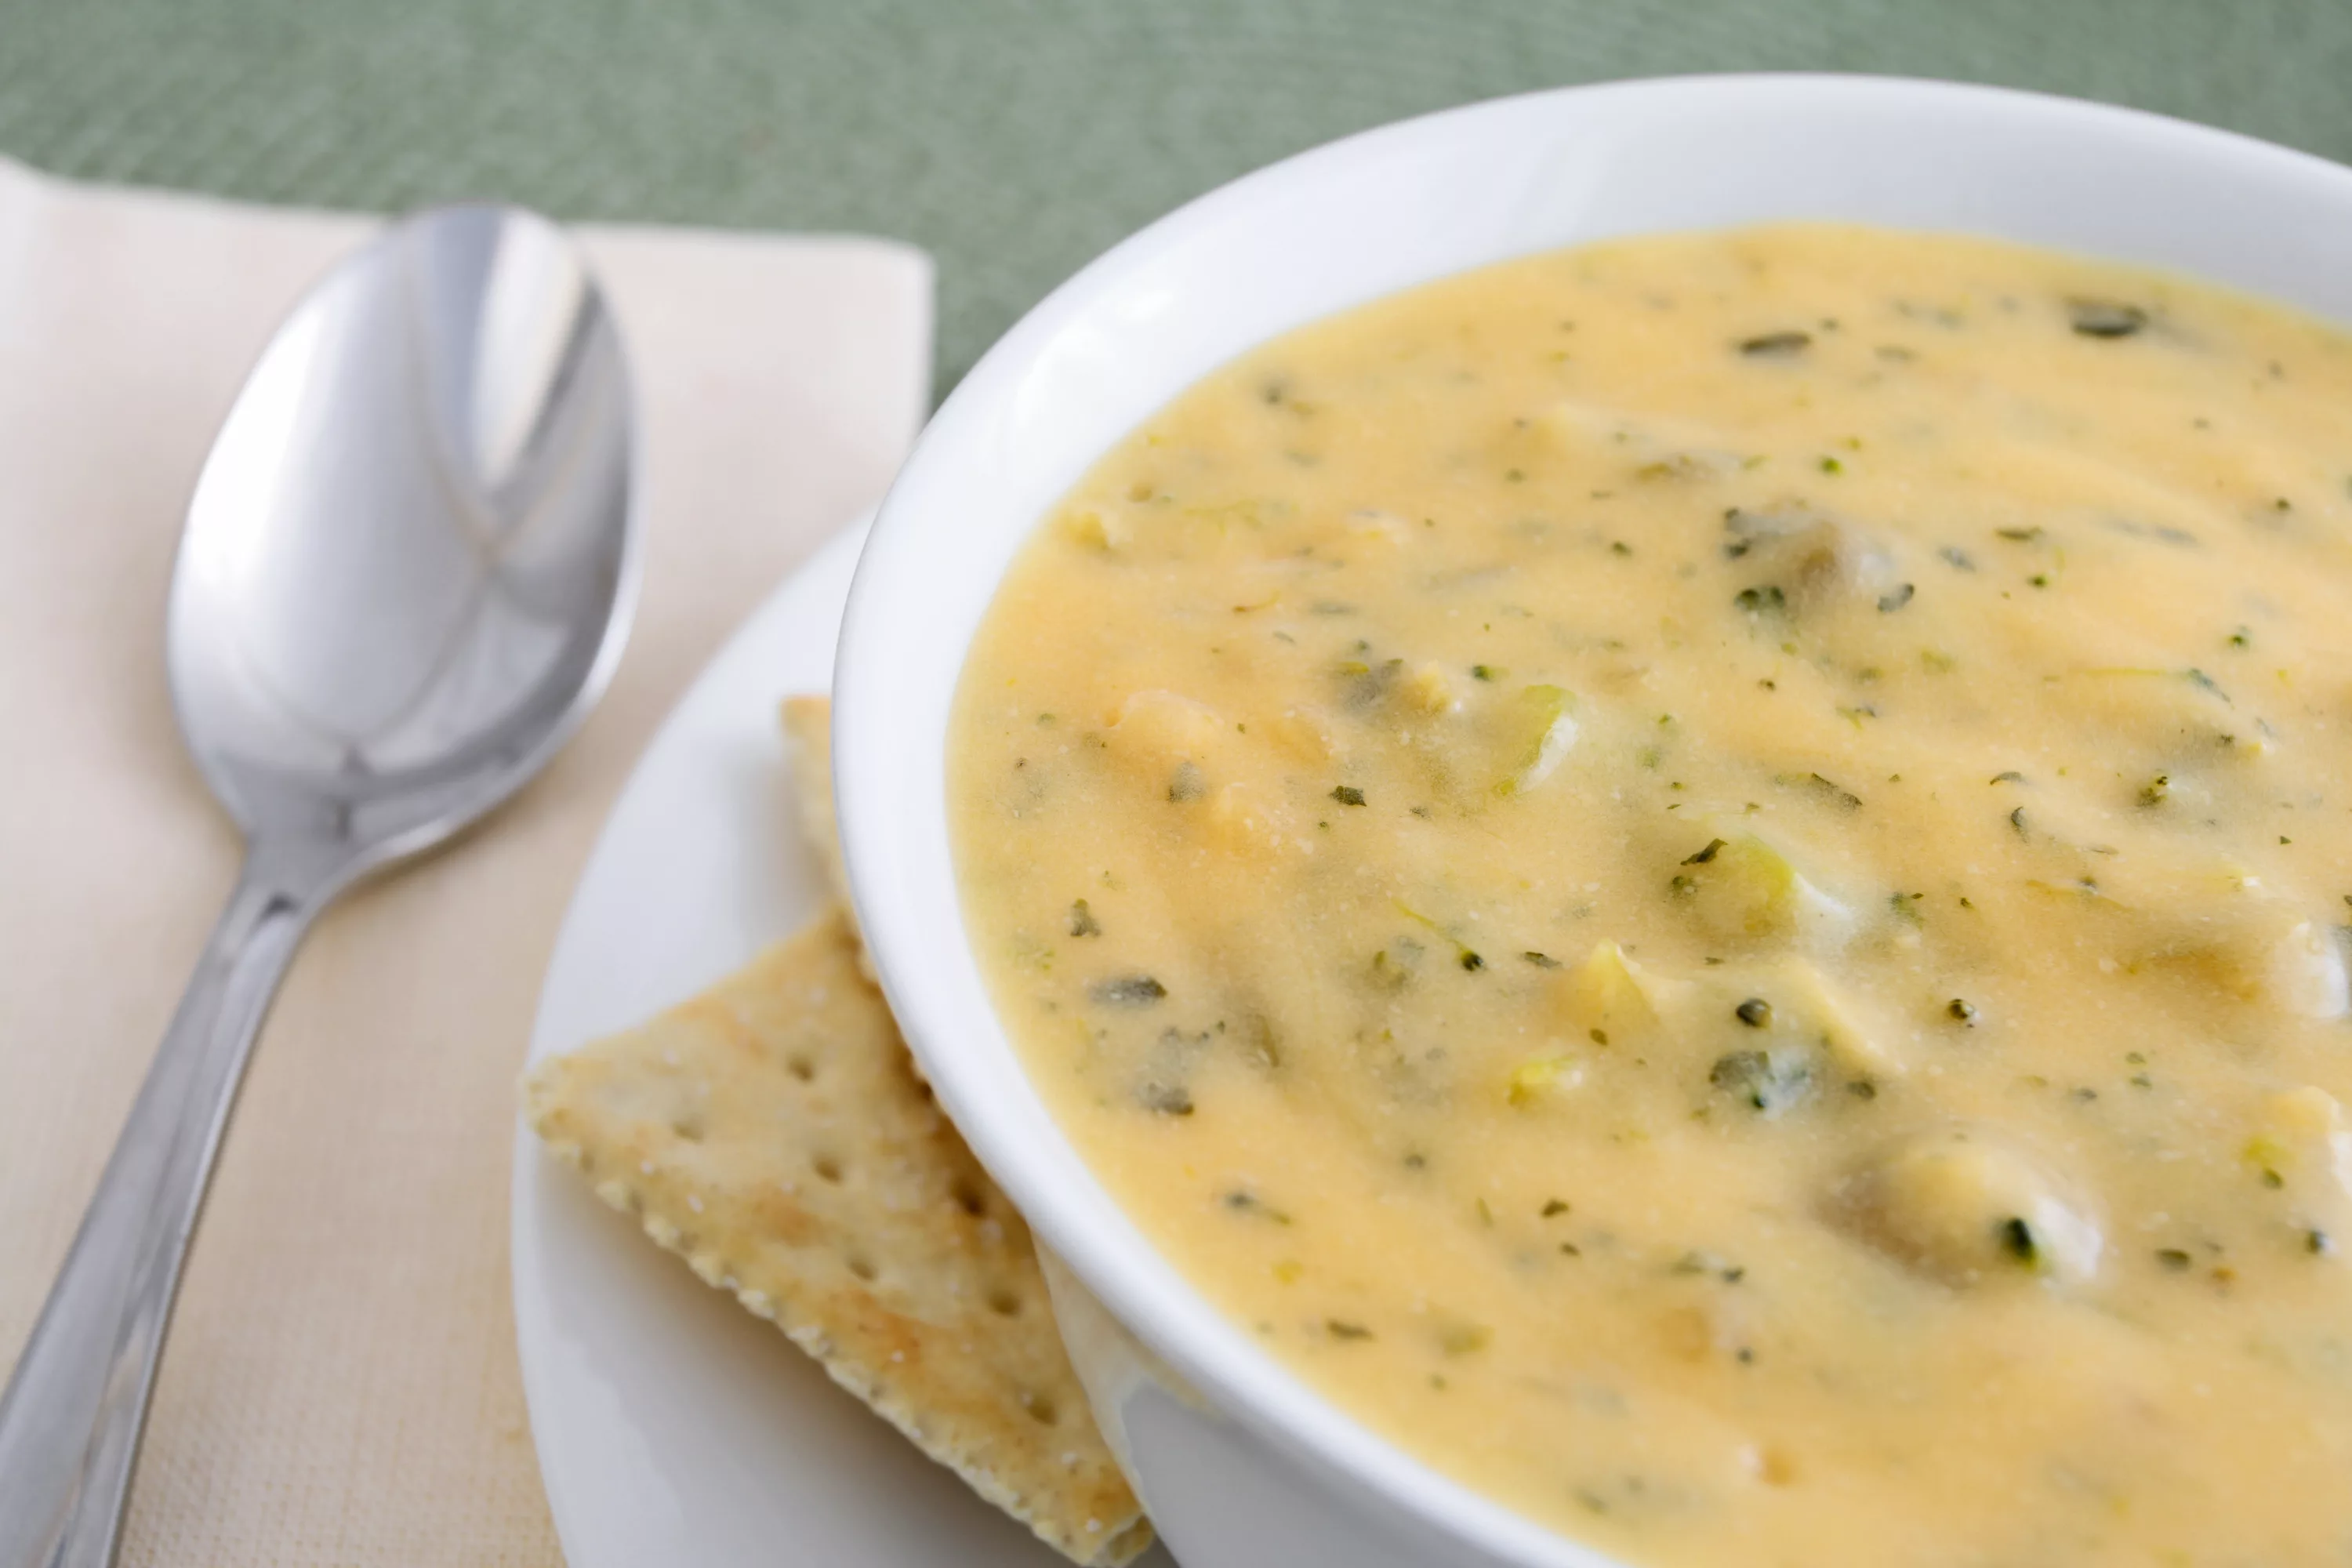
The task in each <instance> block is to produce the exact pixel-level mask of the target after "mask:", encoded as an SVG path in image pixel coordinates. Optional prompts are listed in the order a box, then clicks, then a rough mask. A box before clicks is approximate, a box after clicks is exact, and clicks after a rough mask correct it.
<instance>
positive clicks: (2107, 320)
mask: <svg viewBox="0 0 2352 1568" xmlns="http://www.w3.org/2000/svg"><path fill="white" fill-rule="evenodd" d="M2066 321H2067V324H2068V325H2070V326H2072V327H2073V328H2074V331H2075V334H2076V335H2077V336H2079V337H2085V338H2128V337H2130V336H2132V335H2133V334H2134V333H2136V332H2137V331H2139V330H2140V329H2141V328H2143V327H2145V326H2147V311H2146V310H2142V309H2141V308H2140V307H2139V306H2137V305H2131V304H2126V303H2125V302H2124V301H2122V300H2083V299H2076V300H2067V301H2066Z"/></svg>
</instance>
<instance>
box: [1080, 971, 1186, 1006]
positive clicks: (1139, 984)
mask: <svg viewBox="0 0 2352 1568" xmlns="http://www.w3.org/2000/svg"><path fill="white" fill-rule="evenodd" d="M1087 994H1088V995H1089V996H1092V997H1093V998H1094V999H1095V1000H1096V1001H1097V1002H1098V1003H1100V1004H1101V1005H1104V1006H1106V1007H1149V1006H1150V1005H1152V1004H1153V1003H1154V1002H1157V1001H1159V1000H1160V998H1161V997H1163V996H1165V995H1167V994H1168V987H1166V986H1165V985H1162V984H1160V982H1159V981H1157V980H1155V979H1153V978H1152V977H1151V976H1150V975H1149V974H1115V975H1113V976H1111V977H1110V978H1109V979H1108V980H1097V981H1096V982H1095V983H1094V984H1092V985H1089V986H1088V987H1087Z"/></svg>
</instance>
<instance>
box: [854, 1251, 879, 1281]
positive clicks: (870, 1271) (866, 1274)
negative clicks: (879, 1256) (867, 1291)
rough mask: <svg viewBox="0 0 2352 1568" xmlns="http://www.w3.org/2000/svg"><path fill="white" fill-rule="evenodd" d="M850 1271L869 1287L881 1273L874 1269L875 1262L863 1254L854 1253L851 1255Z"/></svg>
mask: <svg viewBox="0 0 2352 1568" xmlns="http://www.w3.org/2000/svg"><path fill="white" fill-rule="evenodd" d="M849 1271H850V1272H851V1273H852V1274H855V1275H856V1276H857V1278H859V1279H863V1280H864V1281H866V1283H867V1284H868V1285H871V1284H873V1283H874V1280H875V1279H876V1277H877V1275H878V1274H879V1273H880V1270H878V1269H877V1268H875V1267H874V1260H873V1259H872V1258H868V1257H866V1255H865V1254H864V1253H862V1252H853V1253H851V1254H850V1255H849Z"/></svg>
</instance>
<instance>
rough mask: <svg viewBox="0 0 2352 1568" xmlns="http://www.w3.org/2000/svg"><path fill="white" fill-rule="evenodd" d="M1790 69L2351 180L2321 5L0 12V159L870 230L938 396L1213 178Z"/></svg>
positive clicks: (57, 4) (619, 5)
mask: <svg viewBox="0 0 2352 1568" xmlns="http://www.w3.org/2000/svg"><path fill="white" fill-rule="evenodd" d="M1763 68H1774V69H1780V68H1826V69H1838V70H1870V71H1888V72H1898V73H1904V74H1910V75H1924V76H1941V77H1952V78H1961V79H1976V80H1983V81H1993V82H2002V83H2007V84H2010V85H2013V86H2021V87H2033V88H2041V89H2048V90H2051V91H2057V92H2065V93H2073V94H2075V95H2078V96H2083V97H2088V98H2097V99H2106V100H2113V101H2116V102H2119V103H2130V104H2136V105H2138V106H2141V107H2143V108H2147V109H2155V110H2162V111H2165V112H2167V113H2171V114H2177V115H2183V116H2186V117H2189V118H2190V119H2195V120H2202V121H2210V122H2211V123H2214V124H2218V125H2225V126H2230V127H2232V128H2234V129H2237V130H2242V131H2247V132H2253V133H2254V134H2256V135H2261V136H2266V137H2269V138H2272V139H2273V140H2275V141H2279V142H2287V143H2289V144H2291V145H2294V146H2298V147H2303V148H2306V149H2309V150H2310V151H2313V152H2316V153H2324V154H2327V155H2330V156H2334V157H2338V158H2346V159H2347V160H2352V4H2347V0H1456V3H1454V4H1442V5H1441V4H1415V3H1414V0H1264V3H1261V4H1250V3H1247V0H1181V3H1178V0H1163V3H1160V4H1151V5H1144V4H1127V3H1115V4H1110V3H1107V4H1083V3H1080V0H1058V3H1056V0H964V3H959V0H877V3H871V4H858V3H855V0H845V3H833V4H827V3H823V0H815V3H811V0H81V3H76V0H0V152H6V153H13V154H15V155H16V156H18V157H20V158H23V159H26V161H28V162H30V163H35V164H37V165H39V166H41V167H44V168H47V169H50V170H53V171H55V172H58V173H60V174H75V175H81V176H86V177H91V178H98V179H108V180H124V181H133V182H139V183H144V184H160V185H169V186H181V187H186V188H190V189H195V190H203V191H210V192H216V193H220V194H223V195H237V196H245V197H251V198H256V199H260V200H265V201H281V202H303V203H315V204H324V205H346V206H361V207H397V206H402V205H409V204H413V203H417V202H423V201H427V200H432V199H436V198H442V197H448V196H453V195H498V196H502V197H509V198H512V199H515V200H520V201H523V202H527V203H530V204H532V205H537V206H540V207H541V208H544V209H546V210H548V211H551V212H553V213H555V214H558V215H560V216H566V217H574V218H586V217H612V218H642V219H648V220H658V221H670V222H696V223H709V224H719V225H728V226H756V227H769V228H801V229H811V228H838V229H856V230H864V231H868V232H872V233H877V234H887V235H894V236H898V237H904V238H908V239H911V240H914V241H915V242H917V243H919V244H920V245H923V246H925V247H929V249H930V250H931V251H932V252H933V253H934V254H935V255H936V256H937V257H938V258H939V262H940V285H941V301H940V304H941V321H940V348H939V353H940V386H941V387H942V388H944V387H945V386H947V385H948V384H950V383H951V382H952V381H953V380H954V378H955V377H957V376H958V375H960V374H962V372H963V371H964V370H965V369H966V368H967V367H968V366H969V365H970V364H971V362H972V360H973V359H974V358H976V357H977V356H978V355H979V353H981V351H982V350H983V349H984V348H986V347H987V345H988V343H989V342H991V341H992V339H993V338H994V337H995V336H996V335H997V334H998V333H999V332H1001V331H1003V330H1004V328H1005V327H1006V326H1008V325H1010V324H1011V322H1012V321H1013V319H1014V318H1015V317H1017V316H1018V315H1019V314H1020V312H1021V311H1022V310H1024V308H1026V307H1027V306H1028V305H1029V304H1030V303H1031V302H1032V301H1034V300H1035V299H1036V298H1037V297H1038V296H1039V295H1041V294H1042V293H1044V292H1045V290H1046V289H1050V288H1051V287H1052V286H1053V285H1054V284H1055V282H1056V281H1057V280H1058V279H1061V278H1063V277H1065V276H1066V275H1067V274H1068V273H1069V272H1070V271H1072V270H1073V269H1074V268H1076V267H1077V266H1078V265H1079V264H1081V263H1082V262H1084V261H1085V260H1086V259H1087V258H1088V257H1090V256H1092V255H1094V254H1095V253H1096V252H1097V251H1098V250H1100V249H1102V248H1103V247H1105V246H1106V245H1108V244H1109V243H1110V242H1111V241H1113V240H1115V239H1117V238H1118V237H1120V236H1121V235H1123V234H1125V233H1127V232H1128V231H1129V230H1131V229H1133V228H1135V227H1136V226H1139V225H1140V224H1141V223H1143V222H1144V221H1146V220H1147V219H1149V218H1150V217H1152V216H1154V215H1156V214H1159V213H1160V212H1163V211H1165V210H1166V209H1168V208H1169V207H1171V206H1172V205H1175V204H1177V203H1179V202H1181V201H1182V200H1183V199H1184V198H1186V197H1188V196H1191V195H1194V194H1196V193H1198V192H1200V191H1202V190H1204V189H1206V188H1208V187H1209V186H1211V185H1213V184H1217V183H1219V182H1221V181H1223V180H1224V179H1227V178H1229V177H1230V176H1232V175H1234V174H1239V173H1241V172H1243V171H1244V170H1246V169H1248V168H1251V167H1253V166H1255V165H1256V164H1259V163H1265V162H1267V161H1269V160H1271V159H1274V158H1276V157H1279V156H1281V155H1283V154H1285V153H1291V152H1295V151H1297V150H1298V149H1300V148H1303V147H1307V146H1310V145H1312V144H1314V143H1316V142H1322V141H1325V140H1328V138H1330V137H1333V136H1336V135H1339V134H1341V133H1343V132H1349V131H1352V130H1356V129H1359V128H1360V127H1363V126H1366V125H1370V124H1374V123H1377V122H1379V121H1384V120H1391V119H1394V118H1396V117H1399V116H1401V115H1406V114H1411V113H1414V112H1417V111H1420V110H1428V109H1433V108H1437V107H1440V106H1443V105H1446V104H1452V103H1458V102H1463V101H1465V100H1471V99H1476V98H1484V97H1489V96H1493V95H1495V94H1498V93H1505V92H1514V91H1519V90H1522V89H1528V88H1535V87H1543V86H1552V85H1558V84H1561V83H1567V82H1578V81H1591V80H1596V79H1603V78H1608V77H1618V76H1636V75H1654V74H1660V73H1666V72H1675V71H1693V70H1733V69H1763Z"/></svg>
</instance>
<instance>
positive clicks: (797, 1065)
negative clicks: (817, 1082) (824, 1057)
mask: <svg viewBox="0 0 2352 1568" xmlns="http://www.w3.org/2000/svg"><path fill="white" fill-rule="evenodd" d="M784 1070H785V1071H786V1072H788V1073H791V1074H792V1075H793V1077H794V1078H796V1079H800V1080H801V1081H802V1082H803V1083H807V1082H809V1081H810V1080H811V1079H814V1078H815V1077H816V1063H814V1062H813V1061H811V1060H809V1058H806V1057H804V1056H802V1055H799V1054H798V1053H795V1054H793V1055H792V1056H789V1057H786V1058H784Z"/></svg>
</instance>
